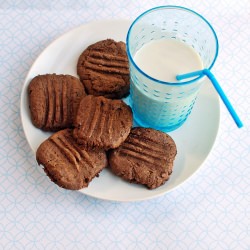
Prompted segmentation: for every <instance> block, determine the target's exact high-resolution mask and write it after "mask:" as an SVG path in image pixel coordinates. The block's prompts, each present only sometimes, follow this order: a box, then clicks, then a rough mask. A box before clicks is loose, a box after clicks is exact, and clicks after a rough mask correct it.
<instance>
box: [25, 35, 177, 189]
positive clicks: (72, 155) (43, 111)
mask: <svg viewBox="0 0 250 250" xmlns="http://www.w3.org/2000/svg"><path fill="white" fill-rule="evenodd" d="M77 74H78V75H79V78H80V80H79V79H78V78H76V77H74V76H70V75H56V74H46V75H38V76H36V77H35V78H33V79H32V80H31V82H30V84H29V87H28V97H29V107H30V115H31V120H32V123H33V125H34V126H36V127H37V128H39V129H41V130H44V131H53V132H54V133H53V135H52V136H50V137H49V138H48V139H47V140H45V141H44V142H43V143H42V144H41V145H40V146H39V148H38V149H37V152H36V159H37V162H38V164H39V165H40V164H41V165H43V167H44V171H45V172H46V174H47V175H48V176H49V177H50V179H51V180H52V181H53V182H55V183H56V184H57V185H59V186H60V187H63V188H66V189H72V190H78V189H81V188H84V187H87V186H88V185H89V183H90V182H91V180H92V179H93V178H94V177H96V176H98V175H99V173H100V171H102V169H104V168H105V167H107V166H109V167H110V169H111V170H112V172H113V173H114V174H116V175H117V176H120V177H121V178H123V179H124V180H127V181H129V182H133V183H140V184H143V185H146V186H147V187H148V188H149V189H153V188H156V187H158V186H160V185H162V184H163V183H165V181H166V180H168V178H169V176H170V174H171V173H172V168H173V161H174V158H175V155H176V145H175V143H174V141H173V139H172V138H171V137H170V136H169V135H167V134H165V133H163V132H160V131H157V130H154V129H150V128H139V127H137V128H132V123H133V115H132V110H131V108H130V107H129V106H128V105H126V104H125V103H124V102H123V101H122V100H121V98H123V97H125V96H127V95H128V94H129V67H128V58H127V54H126V45H125V43H123V42H116V41H114V40H112V39H107V40H103V41H99V42H97V43H95V44H92V45H90V46H89V47H88V48H87V49H86V50H84V51H83V52H82V54H81V55H80V57H79V60H78V64H77Z"/></svg>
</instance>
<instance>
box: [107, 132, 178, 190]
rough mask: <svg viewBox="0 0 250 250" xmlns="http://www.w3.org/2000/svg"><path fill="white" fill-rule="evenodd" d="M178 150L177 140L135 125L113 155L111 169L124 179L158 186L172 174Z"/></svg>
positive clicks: (111, 156) (150, 187)
mask: <svg viewBox="0 0 250 250" xmlns="http://www.w3.org/2000/svg"><path fill="white" fill-rule="evenodd" d="M176 153H177V150H176V145H175V142H174V141H173V139H172V138H171V137H170V136H169V135H167V134H165V133H163V132H160V131H157V130H154V129H151V128H133V129H132V130H131V132H130V134H129V136H128V137H127V139H126V140H125V142H124V143H122V144H121V146H120V147H119V148H117V149H114V150H112V151H111V153H110V155H109V165H110V168H111V170H112V171H113V172H114V173H115V174H116V175H118V176H120V177H122V178H123V179H125V180H127V181H130V182H134V183H140V184H143V185H146V186H147V187H148V188H149V189H153V188H157V187H159V186H160V185H162V184H164V183H165V181H167V180H168V178H169V175H170V174H171V173H172V168H173V161H174V158H175V156H176Z"/></svg>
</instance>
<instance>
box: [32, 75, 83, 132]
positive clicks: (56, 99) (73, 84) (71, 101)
mask: <svg viewBox="0 0 250 250" xmlns="http://www.w3.org/2000/svg"><path fill="white" fill-rule="evenodd" d="M85 95H86V93H85V90H84V87H83V85H82V83H81V82H80V81H79V79H78V78H76V77H74V76H70V75H56V74H47V75H38V76H36V77H35V78H33V79H32V80H31V82H30V84H29V87H28V98H29V108H30V114H31V120H32V123H33V124H34V126H36V127H37V128H40V129H42V130H45V131H57V130H60V129H64V128H67V127H71V126H72V122H73V119H74V116H75V114H76V110H77V108H78V105H79V102H80V100H81V98H82V97H83V96H85Z"/></svg>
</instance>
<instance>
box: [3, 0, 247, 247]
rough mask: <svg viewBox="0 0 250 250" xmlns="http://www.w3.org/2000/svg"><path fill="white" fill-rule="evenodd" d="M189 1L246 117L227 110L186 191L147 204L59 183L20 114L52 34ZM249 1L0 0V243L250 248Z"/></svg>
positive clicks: (220, 72)
mask: <svg viewBox="0 0 250 250" xmlns="http://www.w3.org/2000/svg"><path fill="white" fill-rule="evenodd" d="M166 4H172V5H174V4H175V5H182V6H185V7H187V8H192V9H193V10H195V11H197V12H199V13H200V14H202V15H203V16H204V17H205V18H206V19H208V20H209V21H210V23H211V24H212V25H213V27H214V29H215V30H216V32H217V35H218V38H219V41H220V52H219V57H218V60H217V62H216V65H215V66H214V69H213V72H214V73H215V74H216V76H217V78H218V80H219V81H220V82H221V83H222V84H223V88H224V90H225V92H226V93H227V95H228V96H229V98H230V100H231V102H232V103H233V105H234V106H235V107H236V110H237V112H238V113H239V115H240V117H241V118H242V120H243V123H244V127H243V128H242V129H238V128H237V127H236V126H235V124H234V123H233V121H232V119H231V117H230V116H229V115H228V112H227V110H226V109H225V107H224V106H222V107H221V125H220V132H219V135H218V138H217V141H216V145H215V147H214V149H213V151H212V153H211V154H210V155H209V157H208V159H207V161H206V162H205V164H204V166H203V168H202V169H201V171H199V173H198V174H197V175H195V176H194V177H192V178H191V179H189V180H188V181H187V182H186V183H185V184H184V185H182V186H181V187H180V188H177V189H175V190H174V191H172V192H170V193H168V194H166V195H163V196H161V197H158V198H154V199H151V200H147V201H141V202H128V203H119V202H109V201H102V200H98V199H94V198H91V197H88V196H85V195H83V194H81V193H79V192H73V191H67V190H64V189H61V188H59V187H57V186H56V185H54V184H53V183H52V182H50V181H49V179H48V178H47V177H46V176H45V174H44V172H43V170H42V168H41V167H38V166H37V164H36V161H35V157H34V155H33V153H32V152H31V149H30V148H29V146H28V143H27V141H26V138H25V136H24V132H23V129H22V125H21V119H20V108H19V104H20V93H21V89H22V84H23V82H24V79H25V76H26V75H27V72H28V70H29V68H30V67H31V65H32V63H33V62H34V60H35V59H36V58H37V56H38V55H39V54H40V53H41V52H42V50H43V49H44V48H46V47H47V46H48V45H49V44H50V42H51V41H52V40H54V39H55V38H57V37H58V36H59V35H61V34H63V33H65V32H66V31H69V30H70V29H72V28H74V27H76V26H78V25H81V24H84V23H87V22H91V21H93V20H101V19H119V18H125V19H131V20H132V19H134V18H135V17H137V16H138V15H139V14H140V13H141V12H143V11H145V10H147V9H149V8H151V7H155V6H157V5H158V6H159V5H166ZM249 51H250V2H249V0H242V1H236V0H222V1H214V0H206V1H196V0H189V1H188V0H186V1H184V0H180V1H175V0H173V1H163V0H159V1H153V0H150V1H146V0H145V1H144V0H140V1H120V0H96V1H86V0H82V1H80V0H79V1H73V0H72V1H70V0H66V1H63V0H61V1H56V0H48V1H46V0H40V1H39V0H2V1H0V107H1V109H0V249H237V250H238V249H245V250H246V249H250V232H249V230H250V130H249V125H250V122H249V121H250V112H249V110H250V83H249V79H250V71H249V68H250V52H249Z"/></svg>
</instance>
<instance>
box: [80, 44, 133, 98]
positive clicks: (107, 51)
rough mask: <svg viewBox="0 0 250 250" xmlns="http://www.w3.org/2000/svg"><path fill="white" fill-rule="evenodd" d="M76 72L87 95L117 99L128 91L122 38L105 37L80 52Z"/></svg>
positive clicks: (124, 49)
mask: <svg viewBox="0 0 250 250" xmlns="http://www.w3.org/2000/svg"><path fill="white" fill-rule="evenodd" d="M77 74H78V75H79V77H80V80H81V81H82V83H83V84H84V86H85V89H86V92H87V93H88V94H90V95H95V96H105V97H107V98H111V99H120V98H122V97H125V96H126V95H128V94H129V86H130V83H129V66H128V57H127V52H126V44H125V43H124V42H116V41H114V40H112V39H106V40H102V41H99V42H97V43H94V44H92V45H90V46H88V47H87V48H86V49H85V50H84V51H83V52H82V54H81V55H80V57H79V59H78V63H77Z"/></svg>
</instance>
